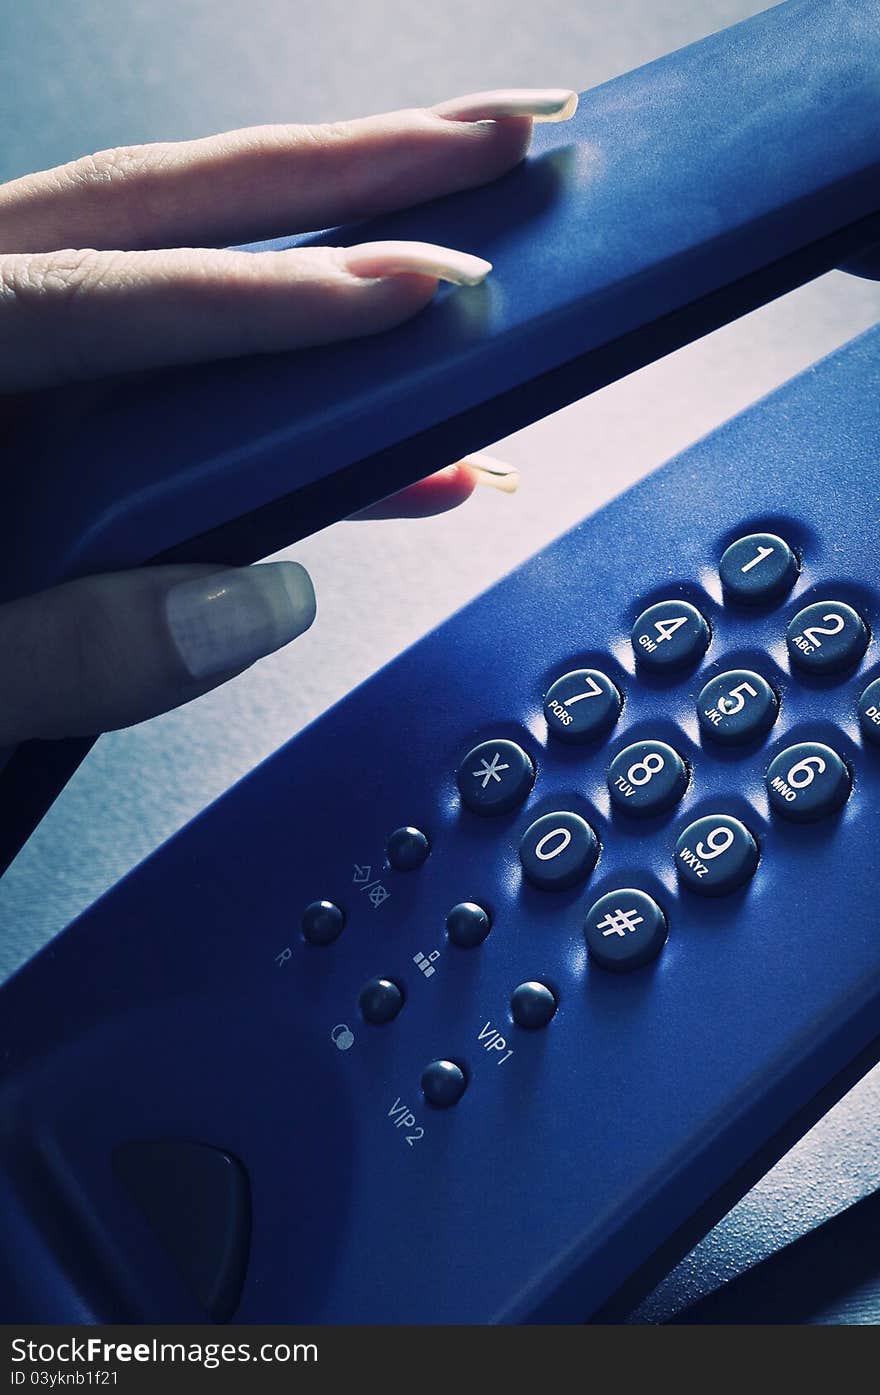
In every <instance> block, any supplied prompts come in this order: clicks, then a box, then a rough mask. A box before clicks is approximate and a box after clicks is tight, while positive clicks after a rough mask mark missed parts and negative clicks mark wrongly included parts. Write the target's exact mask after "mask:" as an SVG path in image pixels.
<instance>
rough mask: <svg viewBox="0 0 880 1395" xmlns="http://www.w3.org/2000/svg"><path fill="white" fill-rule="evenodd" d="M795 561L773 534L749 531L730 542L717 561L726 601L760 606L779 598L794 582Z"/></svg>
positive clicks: (785, 546)
mask: <svg viewBox="0 0 880 1395" xmlns="http://www.w3.org/2000/svg"><path fill="white" fill-rule="evenodd" d="M797 574H798V560H797V557H795V555H794V553H793V552H792V550H791V548H790V547H789V545H788V543H787V542H784V541H783V539H782V538H778V537H777V536H776V534H775V533H749V534H748V535H747V536H746V537H744V538H737V540H736V542H732V543H731V544H730V547H728V548H727V549H726V550H725V552H724V555H723V556H722V558H721V561H720V563H719V564H718V575H719V576H720V577H721V586H722V588H723V590H724V599H725V600H726V601H738V602H739V603H740V605H763V604H764V602H765V601H775V600H779V599H780V598H781V597H782V596H784V595H786V593H787V592H789V591H790V590H791V588H792V586H793V585H794V583H795V581H796V579H797Z"/></svg>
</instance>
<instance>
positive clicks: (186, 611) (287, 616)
mask: <svg viewBox="0 0 880 1395" xmlns="http://www.w3.org/2000/svg"><path fill="white" fill-rule="evenodd" d="M165 612H166V615H167V619H168V629H169V632H170V634H171V638H172V640H173V641H174V645H175V647H176V649H177V652H178V654H179V655H180V657H181V659H182V660H183V662H184V664H185V665H186V667H187V669H188V670H189V672H190V673H191V674H192V676H193V678H209V677H210V676H211V675H212V674H215V673H228V672H229V671H230V670H232V669H237V668H245V667H246V666H247V665H248V664H252V663H253V662H254V660H255V659H261V658H262V657H263V655H264V654H271V653H272V652H273V651H274V650H275V649H280V648H281V646H282V645H284V644H289V642H290V641H291V640H292V639H296V637H297V635H301V634H302V633H303V631H304V630H307V629H308V628H309V626H310V625H311V623H312V621H313V620H314V618H315V592H314V589H313V587H312V582H311V578H310V577H309V574H308V572H307V571H306V570H305V568H304V567H301V566H300V565H299V563H298V562H263V563H261V564H260V565H259V566H255V567H237V568H234V569H232V570H229V571H223V572H212V573H210V574H209V575H207V576H200V577H196V578H195V579H194V580H192V581H182V582H180V583H179V584H178V585H177V586H172V588H171V590H170V591H169V592H168V594H167V596H166V598H165Z"/></svg>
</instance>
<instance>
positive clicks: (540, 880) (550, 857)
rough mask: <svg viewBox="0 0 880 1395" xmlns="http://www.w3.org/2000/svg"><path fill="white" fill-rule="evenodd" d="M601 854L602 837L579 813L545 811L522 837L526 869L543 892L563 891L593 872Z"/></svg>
mask: <svg viewBox="0 0 880 1395" xmlns="http://www.w3.org/2000/svg"><path fill="white" fill-rule="evenodd" d="M598 857H599V839H598V838H597V837H596V835H595V833H594V832H593V830H592V828H591V827H590V825H589V824H588V823H587V821H586V819H582V818H581V816H580V814H571V813H567V812H560V813H558V814H544V815H542V817H541V818H539V819H535V822H534V823H533V824H530V825H529V827H528V828H527V829H526V831H525V833H524V834H523V836H522V838H521V839H520V845H519V860H520V862H521V863H522V868H523V872H524V873H525V875H526V876H527V877H528V879H529V881H530V882H532V884H533V885H534V886H539V887H540V888H541V889H542V891H561V890H562V889H563V888H564V887H567V886H574V884H575V882H582V881H583V880H584V879H585V878H586V877H588V876H589V875H590V873H591V872H592V870H593V868H594V867H595V865H596V862H597V861H598Z"/></svg>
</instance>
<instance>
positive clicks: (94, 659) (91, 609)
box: [0, 562, 315, 747]
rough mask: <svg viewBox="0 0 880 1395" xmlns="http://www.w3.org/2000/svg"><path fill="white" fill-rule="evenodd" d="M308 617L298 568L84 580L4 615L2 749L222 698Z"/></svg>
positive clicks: (310, 594)
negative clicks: (237, 677) (226, 687)
mask: <svg viewBox="0 0 880 1395" xmlns="http://www.w3.org/2000/svg"><path fill="white" fill-rule="evenodd" d="M314 616H315V595H314V591H313V589H312V584H311V581H310V579H309V576H308V574H307V572H306V571H305V570H304V569H303V568H302V567H301V566H299V565H298V563H296V562H271V563H263V564H260V565H259V566H255V567H240V568H234V569H230V570H226V571H219V572H218V571H217V570H216V569H213V568H210V567H150V568H146V569H145V570H143V571H133V572H123V573H119V574H109V575H105V576H93V577H88V578H86V579H85V580H82V581H73V582H68V583H67V584H65V585H63V586H58V587H55V588H53V589H52V590H49V591H42V592H39V593H38V594H36V595H33V596H27V597H25V598H24V599H23V600H20V601H12V602H9V603H7V604H6V605H3V606H0V654H2V655H3V685H2V688H0V747H3V746H13V745H16V744H17V743H18V742H19V741H23V740H27V739H30V738H33V737H49V738H57V737H64V736H87V735H93V734H95V733H97V732H101V731H110V730H113V729H114V728H116V727H123V726H128V725H130V724H131V723H132V722H139V721H143V720H144V719H145V718H147V717H152V716H155V715H156V713H158V712H165V711H168V710H169V709H170V708H172V707H178V706H179V705H180V704H181V703H184V702H189V701H190V699H192V698H194V697H198V696H199V695H200V694H201V693H205V692H208V691H209V689H211V688H215V687H217V685H218V684H220V683H222V682H224V681H225V680H226V679H228V678H231V677H232V676H233V675H234V674H236V673H240V672H241V671H242V670H243V669H245V668H247V667H249V666H250V665H251V664H252V663H254V662H255V661H256V660H257V659H259V658H261V657H262V656H263V655H265V654H270V653H272V651H273V650H275V649H279V648H280V647H281V646H282V645H284V644H287V643H288V642H289V641H290V640H292V639H295V638H296V637H297V636H298V635H300V634H302V633H303V631H304V630H307V629H308V627H309V626H310V625H311V623H312V621H313V619H314Z"/></svg>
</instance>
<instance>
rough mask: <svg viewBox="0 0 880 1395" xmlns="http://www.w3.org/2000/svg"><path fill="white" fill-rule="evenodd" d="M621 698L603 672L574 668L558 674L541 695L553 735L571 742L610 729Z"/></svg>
mask: <svg viewBox="0 0 880 1395" xmlns="http://www.w3.org/2000/svg"><path fill="white" fill-rule="evenodd" d="M622 703H623V699H622V698H621V696H620V693H619V692H618V691H617V689H616V688H615V686H614V684H613V683H612V682H611V679H610V678H606V676H605V674H604V673H600V672H599V670H598V669H596V668H577V669H574V670H573V671H572V672H571V673H565V674H563V676H562V677H561V678H557V680H556V682H555V683H554V684H553V686H552V688H551V689H550V691H549V692H548V693H547V696H546V697H545V699H544V716H545V717H546V719H547V726H548V728H549V730H550V732H551V733H552V735H553V736H556V737H558V738H559V740H560V741H569V742H572V743H575V742H579V741H593V740H594V739H595V738H596V737H599V736H604V735H605V733H606V732H607V731H610V730H611V728H612V727H613V726H614V723H615V722H616V721H617V718H618V717H619V716H620V709H621V706H622Z"/></svg>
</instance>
